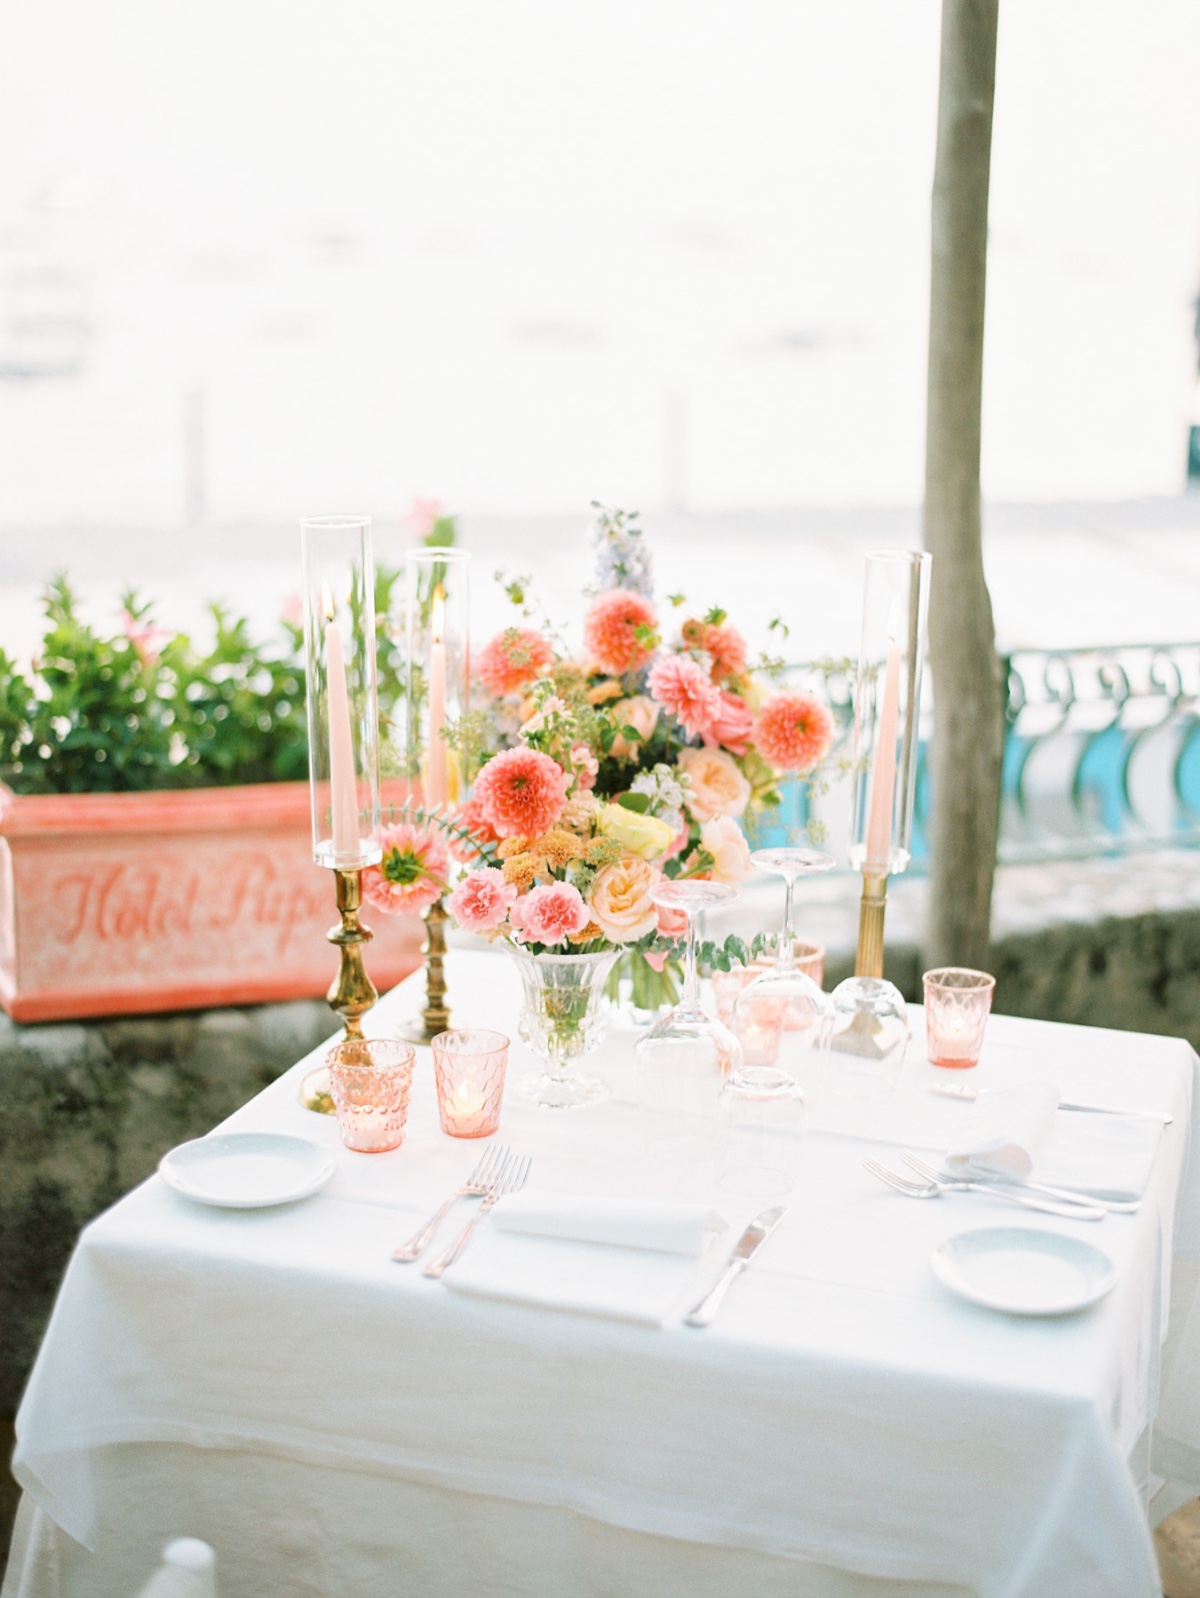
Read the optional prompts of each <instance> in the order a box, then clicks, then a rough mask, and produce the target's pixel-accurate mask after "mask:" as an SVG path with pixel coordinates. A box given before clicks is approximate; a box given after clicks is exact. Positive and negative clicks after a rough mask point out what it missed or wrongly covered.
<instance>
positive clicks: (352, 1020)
mask: <svg viewBox="0 0 1200 1598" xmlns="http://www.w3.org/2000/svg"><path fill="white" fill-rule="evenodd" d="M333 875H334V881H335V884H336V889H337V907H338V914H339V915H340V917H341V919H340V921H339V922H338V924H337V926H336V927H333V928H331V929H330V931H329V932H328V933H326V937H328V939H329V941H330V943H332V944H334V945H336V947H337V949H338V951H339V953H340V955H341V960H340V963H339V965H338V974H337V976H336V977H335V979H334V981H333V983H332V985H331V986H330V989H329V992H328V993H327V994H326V996H325V997H326V999H327V1001H328V1003H329V1007H330V1009H331V1010H334V1011H336V1013H337V1014H338V1015H340V1016H341V1018H342V1020H343V1022H344V1026H343V1029H342V1036H341V1039H340V1040H339V1041H341V1042H343V1043H344V1042H346V1041H348V1040H349V1039H351V1038H361V1037H362V1035H363V1029H362V1018H363V1016H364V1015H366V1013H367V1011H368V1010H369V1009H370V1008H371V1006H372V1005H373V1004H374V1003H375V1000H376V999H377V998H378V997H379V994H378V992H377V991H376V988H375V984H374V983H373V982H372V981H371V979H370V977H369V976H368V975H367V968H366V966H365V965H364V964H363V957H362V945H363V944H364V943H370V941H371V938H372V932H371V929H370V927H364V926H363V925H361V923H360V922H359V919H358V912H359V910H360V909H361V908H362V872H361V871H342V870H340V869H335V870H334V873H333ZM300 1103H301V1104H302V1105H303V1106H304V1108H305V1109H306V1110H313V1111H315V1112H316V1113H317V1114H318V1115H332V1114H333V1113H334V1107H333V1095H332V1093H331V1092H330V1087H329V1070H328V1067H326V1066H324V1065H319V1066H317V1067H316V1069H315V1070H312V1071H309V1072H308V1074H307V1075H306V1076H305V1078H304V1080H303V1081H302V1082H301V1084H300Z"/></svg>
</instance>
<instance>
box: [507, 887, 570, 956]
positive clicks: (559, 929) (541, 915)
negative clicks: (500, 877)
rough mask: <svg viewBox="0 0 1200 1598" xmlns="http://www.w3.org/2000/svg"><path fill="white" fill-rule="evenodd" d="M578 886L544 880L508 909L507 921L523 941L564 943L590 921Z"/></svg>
mask: <svg viewBox="0 0 1200 1598" xmlns="http://www.w3.org/2000/svg"><path fill="white" fill-rule="evenodd" d="M590 919H591V918H590V916H589V915H588V907H587V905H586V904H584V902H583V897H582V895H581V894H580V892H579V889H578V888H575V887H572V885H571V884H570V883H569V882H543V883H542V884H541V885H540V886H539V887H537V888H534V889H532V891H531V892H529V893H527V894H524V895H523V896H522V897H521V898H520V899H518V900H517V901H516V902H515V903H514V904H513V905H512V906H510V908H509V912H508V921H509V925H510V926H511V927H512V929H513V932H514V933H515V934H516V936H517V938H518V939H519V941H520V942H522V943H565V942H566V940H567V939H568V938H569V937H571V936H572V934H574V933H576V932H582V931H583V929H584V927H586V926H587V924H588V921H589V920H590Z"/></svg>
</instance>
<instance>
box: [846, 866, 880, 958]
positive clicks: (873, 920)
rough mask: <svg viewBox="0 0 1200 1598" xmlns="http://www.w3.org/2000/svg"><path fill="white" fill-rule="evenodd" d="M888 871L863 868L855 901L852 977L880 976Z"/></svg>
mask: <svg viewBox="0 0 1200 1598" xmlns="http://www.w3.org/2000/svg"><path fill="white" fill-rule="evenodd" d="M887 888H888V874H887V872H886V871H869V870H864V871H863V883H862V897H861V898H860V899H859V901H858V952H857V954H856V955H855V960H854V975H855V976H856V977H881V976H882V975H883V921H884V916H885V915H886V913H887Z"/></svg>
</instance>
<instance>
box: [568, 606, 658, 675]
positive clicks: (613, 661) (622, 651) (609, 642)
mask: <svg viewBox="0 0 1200 1598" xmlns="http://www.w3.org/2000/svg"><path fill="white" fill-rule="evenodd" d="M657 627H658V617H657V616H656V615H655V614H654V606H653V605H652V604H651V603H650V601H649V600H648V599H643V598H642V596H641V594H635V593H633V592H632V591H631V590H630V589H628V588H610V589H609V590H608V592H607V593H605V594H597V596H596V598H595V599H593V600H592V603H591V605H590V606H589V608H588V613H587V615H586V617H585V618H584V622H583V641H584V643H585V644H586V645H587V648H588V653H589V654H590V655H591V657H592V659H593V660H594V661H595V662H596V664H597V665H598V666H599V667H600V669H601V671H607V672H609V673H611V675H612V676H614V677H619V676H621V675H622V673H623V672H627V671H636V670H637V669H638V667H639V666H644V665H645V664H646V662H647V661H648V660H649V659H650V656H651V655H652V654H653V653H654V648H655V644H656V642H657V636H656V629H657Z"/></svg>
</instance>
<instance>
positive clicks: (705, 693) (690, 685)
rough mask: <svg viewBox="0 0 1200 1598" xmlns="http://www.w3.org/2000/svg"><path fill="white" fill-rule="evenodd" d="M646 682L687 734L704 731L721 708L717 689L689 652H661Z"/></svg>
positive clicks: (690, 735)
mask: <svg viewBox="0 0 1200 1598" xmlns="http://www.w3.org/2000/svg"><path fill="white" fill-rule="evenodd" d="M647 686H648V687H649V689H650V692H651V693H652V694H653V695H654V697H655V699H657V701H658V703H659V704H660V705H662V706H663V708H664V709H665V710H668V711H670V713H671V715H673V716H674V717H675V719H676V721H678V722H679V723H680V725H681V726H682V727H683V729H684V731H685V732H686V733H687V734H688V735H689V737H695V735H696V734H697V733H703V732H707V731H708V728H709V725H710V723H711V722H712V721H713V719H714V717H715V716H716V715H717V714H718V713H719V711H720V709H721V690H720V689H719V688H717V687H716V685H715V684H713V683H711V682H710V681H709V680H708V678H707V677H706V676H705V675H704V672H703V671H702V670H701V669H700V667H699V666H698V665H697V664H696V662H695V661H694V660H693V659H692V658H691V656H690V655H664V656H663V657H662V659H661V660H658V661H656V662H655V664H654V666H653V667H652V668H651V671H650V676H649V678H648V680H647Z"/></svg>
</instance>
